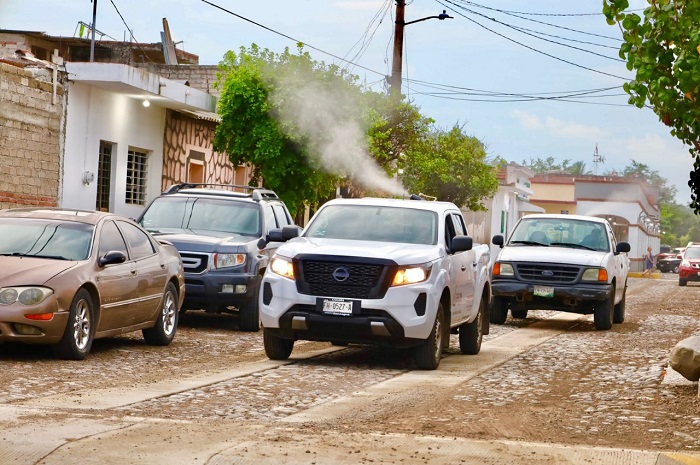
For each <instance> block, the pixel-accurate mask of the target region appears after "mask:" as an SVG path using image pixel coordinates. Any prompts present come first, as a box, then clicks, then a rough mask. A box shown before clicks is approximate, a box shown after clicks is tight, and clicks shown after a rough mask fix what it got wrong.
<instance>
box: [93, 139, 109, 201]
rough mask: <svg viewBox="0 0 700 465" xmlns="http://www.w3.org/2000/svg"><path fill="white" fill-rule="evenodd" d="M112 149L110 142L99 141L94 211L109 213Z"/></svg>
mask: <svg viewBox="0 0 700 465" xmlns="http://www.w3.org/2000/svg"><path fill="white" fill-rule="evenodd" d="M112 148H113V144H112V143H110V142H105V141H100V159H99V162H98V166H97V201H96V204H95V209H96V210H98V211H103V212H108V211H109V192H110V188H111V186H112Z"/></svg>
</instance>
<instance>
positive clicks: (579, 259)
mask: <svg viewBox="0 0 700 465" xmlns="http://www.w3.org/2000/svg"><path fill="white" fill-rule="evenodd" d="M609 253H610V252H599V251H595V250H582V249H571V248H567V247H555V246H549V247H539V246H528V245H522V246H520V245H516V246H512V245H511V246H506V247H504V248H503V249H501V252H500V254H499V256H498V260H499V261H503V262H509V261H517V262H539V263H560V264H567V265H584V266H602V265H603V260H604V259H605V256H606V255H607V254H609Z"/></svg>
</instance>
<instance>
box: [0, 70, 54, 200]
mask: <svg viewBox="0 0 700 465" xmlns="http://www.w3.org/2000/svg"><path fill="white" fill-rule="evenodd" d="M51 79H52V75H51V74H50V72H49V71H48V70H45V69H32V70H29V69H24V68H20V67H17V66H13V65H9V64H5V63H0V208H9V207H14V206H27V205H37V206H57V205H58V197H59V179H60V176H59V175H60V165H61V145H62V140H61V125H62V115H63V86H61V85H60V84H59V85H58V87H57V91H56V103H55V104H54V103H53V102H52V101H53V85H52V84H51Z"/></svg>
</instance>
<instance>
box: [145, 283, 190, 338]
mask: <svg viewBox="0 0 700 465" xmlns="http://www.w3.org/2000/svg"><path fill="white" fill-rule="evenodd" d="M179 314H180V311H179V309H178V308H177V291H176V290H175V285H174V284H173V283H168V285H167V286H166V288H165V293H164V294H163V299H162V300H161V307H160V311H159V312H158V318H156V321H155V324H154V326H153V327H152V328H147V329H144V330H142V331H141V333H142V334H143V338H144V339H145V341H146V343H147V344H151V345H154V346H167V345H168V344H170V343H171V342H172V340H173V338H174V337H175V332H176V331H177V322H178V317H179Z"/></svg>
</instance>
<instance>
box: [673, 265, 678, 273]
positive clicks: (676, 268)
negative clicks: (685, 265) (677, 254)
mask: <svg viewBox="0 0 700 465" xmlns="http://www.w3.org/2000/svg"><path fill="white" fill-rule="evenodd" d="M678 268H679V265H673V272H674V273H676V274H678Z"/></svg>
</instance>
